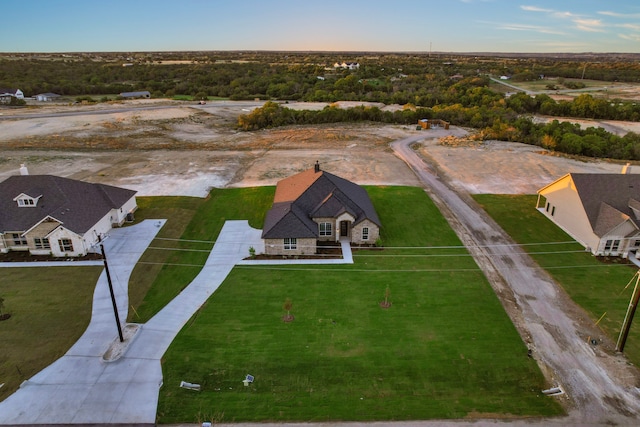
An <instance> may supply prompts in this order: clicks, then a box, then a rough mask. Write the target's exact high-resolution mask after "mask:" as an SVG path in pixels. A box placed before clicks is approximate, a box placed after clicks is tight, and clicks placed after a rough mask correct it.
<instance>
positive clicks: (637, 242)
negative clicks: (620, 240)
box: [633, 240, 640, 248]
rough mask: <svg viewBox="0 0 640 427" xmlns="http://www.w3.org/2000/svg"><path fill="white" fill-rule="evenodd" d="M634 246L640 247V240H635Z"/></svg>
mask: <svg viewBox="0 0 640 427" xmlns="http://www.w3.org/2000/svg"><path fill="white" fill-rule="evenodd" d="M633 246H634V247H636V248H638V247H640V240H634V242H633Z"/></svg>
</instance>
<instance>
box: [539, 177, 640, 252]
mask: <svg viewBox="0 0 640 427" xmlns="http://www.w3.org/2000/svg"><path fill="white" fill-rule="evenodd" d="M536 208H537V209H538V210H539V211H540V212H542V213H543V214H544V215H545V216H546V217H547V218H549V219H550V220H551V221H553V222H554V223H555V224H556V225H557V226H558V227H560V228H562V229H563V230H564V231H565V232H566V233H567V234H569V235H570V236H571V237H573V238H574V239H575V240H576V241H578V242H579V243H580V244H582V245H583V246H584V247H585V248H586V249H587V250H588V251H590V252H591V253H592V254H594V255H612V256H622V257H624V258H627V257H629V254H631V255H632V256H637V252H638V249H639V248H640V175H639V174H625V173H623V174H595V173H593V174H592V173H569V174H567V175H565V176H563V177H562V178H560V179H558V180H556V181H554V182H552V183H551V184H549V185H547V186H546V187H543V188H542V189H540V190H538V201H537V203H536Z"/></svg>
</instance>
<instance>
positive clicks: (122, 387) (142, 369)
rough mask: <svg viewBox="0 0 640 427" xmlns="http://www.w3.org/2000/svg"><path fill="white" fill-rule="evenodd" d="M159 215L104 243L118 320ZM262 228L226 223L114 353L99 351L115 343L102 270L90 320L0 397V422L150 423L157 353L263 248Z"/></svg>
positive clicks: (123, 316) (153, 415) (155, 397)
mask: <svg viewBox="0 0 640 427" xmlns="http://www.w3.org/2000/svg"><path fill="white" fill-rule="evenodd" d="M163 223H164V220H150V221H144V222H143V223H141V224H138V225H135V226H133V227H126V228H121V229H116V230H114V231H113V232H112V233H111V237H110V238H109V239H107V240H106V241H105V249H106V252H107V258H108V264H109V271H110V273H111V276H112V279H113V283H114V292H115V296H116V299H117V301H118V311H119V314H120V317H121V319H122V322H123V324H124V319H126V317H127V306H128V298H127V286H128V281H129V276H130V274H131V271H132V270H133V267H134V266H135V264H136V262H137V261H138V259H139V258H140V256H141V255H142V253H143V252H144V250H145V249H146V248H147V246H148V245H149V244H150V243H151V241H152V240H153V238H154V237H155V235H156V233H157V232H158V230H160V227H161V226H162V224H163ZM260 234H261V232H260V230H256V229H252V228H251V227H249V225H248V223H247V221H228V222H227V223H225V225H224V227H223V229H222V231H221V232H220V236H219V238H218V241H217V242H216V244H215V246H214V248H213V250H212V252H211V254H210V255H209V258H208V259H207V262H206V265H205V266H204V268H203V269H202V271H201V272H200V274H199V275H198V276H197V277H196V279H194V281H193V282H192V283H191V284H190V285H189V286H188V287H187V288H186V289H185V290H184V291H183V292H182V293H180V295H178V296H177V297H176V298H175V299H174V300H173V301H171V303H169V304H168V305H167V306H166V307H165V308H164V309H163V310H162V311H160V312H159V313H158V314H157V315H156V316H155V317H154V318H153V319H151V320H150V321H149V322H147V323H146V324H144V325H141V326H140V327H139V329H138V332H137V334H135V336H134V337H133V339H131V341H130V342H129V344H128V347H127V348H126V349H125V350H124V351H123V353H122V355H121V357H120V358H118V359H117V360H115V361H112V362H109V361H105V359H104V358H103V356H104V355H105V352H107V350H108V349H109V348H110V347H111V345H112V344H113V343H114V342H119V340H118V332H117V326H116V323H115V318H114V313H113V306H112V304H111V298H110V296H109V289H108V284H107V279H106V274H105V273H104V272H103V274H102V275H101V276H100V279H99V281H98V284H97V286H96V291H95V294H94V301H93V312H92V318H91V323H90V325H89V327H88V328H87V330H86V332H85V333H84V334H83V335H82V337H81V338H80V339H79V340H78V342H77V343H76V344H75V345H74V346H73V347H72V348H71V349H70V350H69V351H68V352H67V353H66V354H65V355H64V356H63V357H62V358H60V359H59V360H57V361H56V362H54V363H53V364H52V365H50V366H49V367H47V368H45V369H43V370H42V371H41V372H39V373H38V374H36V375H34V376H33V377H32V378H30V379H29V380H28V381H25V383H23V384H22V386H21V387H20V389H19V390H18V391H16V392H15V393H14V394H13V395H11V396H9V397H8V398H7V399H6V400H5V401H3V402H0V425H33V424H40V425H42V424H91V425H99V424H128V425H131V424H137V425H155V420H156V409H157V404H158V390H159V388H160V386H161V385H162V369H161V367H160V358H161V357H162V355H163V354H164V352H165V351H166V350H167V348H168V347H169V344H171V341H173V339H174V338H175V336H176V335H177V333H178V332H179V331H180V329H181V328H182V326H183V325H184V324H185V323H186V322H187V321H188V320H189V318H190V317H191V316H192V315H193V313H194V312H195V311H196V310H197V309H198V308H199V307H200V306H201V305H202V304H203V303H204V302H205V301H206V300H207V299H208V298H209V296H211V294H212V293H213V292H214V291H215V290H216V289H217V288H218V286H219V285H220V284H221V283H222V281H223V280H224V279H225V278H226V276H227V274H228V273H229V272H230V271H231V269H232V268H233V266H234V265H235V264H236V263H237V262H238V261H240V260H241V259H242V258H245V257H246V256H248V254H249V246H254V247H255V248H256V249H258V248H261V245H262V241H261V240H260Z"/></svg>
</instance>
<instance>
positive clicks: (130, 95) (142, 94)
mask: <svg viewBox="0 0 640 427" xmlns="http://www.w3.org/2000/svg"><path fill="white" fill-rule="evenodd" d="M120 96H121V97H122V98H151V93H150V92H149V91H148V90H142V91H139V92H122V93H121V94H120Z"/></svg>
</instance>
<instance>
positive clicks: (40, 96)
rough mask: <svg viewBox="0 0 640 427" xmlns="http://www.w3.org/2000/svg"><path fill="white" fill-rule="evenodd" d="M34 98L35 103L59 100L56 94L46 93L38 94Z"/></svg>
mask: <svg viewBox="0 0 640 427" xmlns="http://www.w3.org/2000/svg"><path fill="white" fill-rule="evenodd" d="M34 98H35V99H36V101H40V102H50V101H53V100H55V99H57V98H60V95H58V94H57V93H51V92H47V93H39V94H37V95H35V96H34Z"/></svg>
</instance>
